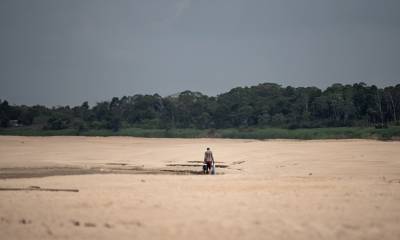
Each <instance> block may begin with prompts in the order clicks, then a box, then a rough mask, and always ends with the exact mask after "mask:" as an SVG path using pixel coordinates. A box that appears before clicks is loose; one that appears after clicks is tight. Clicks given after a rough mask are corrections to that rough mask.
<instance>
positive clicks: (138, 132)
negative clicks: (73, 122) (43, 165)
mask: <svg viewBox="0 0 400 240" xmlns="http://www.w3.org/2000/svg"><path fill="white" fill-rule="evenodd" d="M0 135H16V136H104V137H106V136H132V137H152V138H207V137H208V138H236V139H304V140H311V139H378V140H400V127H399V126H391V127H389V128H383V129H376V128H356V127H340V128H307V129H281V128H240V129H233V128H232V129H204V130H203V129H168V130H166V129H141V128H124V129H120V130H119V131H112V130H107V129H98V130H95V129H91V130H85V131H78V130H76V129H63V130H41V129H34V128H7V129H4V128H3V129H0Z"/></svg>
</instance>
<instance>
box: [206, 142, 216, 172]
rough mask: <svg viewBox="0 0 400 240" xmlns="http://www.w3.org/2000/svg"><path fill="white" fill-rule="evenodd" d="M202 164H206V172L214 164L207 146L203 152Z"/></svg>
mask: <svg viewBox="0 0 400 240" xmlns="http://www.w3.org/2000/svg"><path fill="white" fill-rule="evenodd" d="M204 164H206V167H207V169H206V173H211V168H212V167H213V164H214V156H213V153H212V152H211V150H210V148H209V147H208V148H207V151H206V152H205V153H204Z"/></svg>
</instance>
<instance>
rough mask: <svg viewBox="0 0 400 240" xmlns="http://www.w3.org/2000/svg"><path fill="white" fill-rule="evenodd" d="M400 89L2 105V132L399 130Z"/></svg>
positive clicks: (274, 89)
mask: <svg viewBox="0 0 400 240" xmlns="http://www.w3.org/2000/svg"><path fill="white" fill-rule="evenodd" d="M399 113H400V84H397V85H396V86H388V87H385V88H378V87H376V86H375V85H371V86H369V85H367V84H365V83H356V84H353V85H342V84H333V85H331V86H330V87H328V88H326V89H325V90H321V89H319V88H316V87H291V86H287V87H282V86H281V85H278V84H274V83H263V84H259V85H257V86H251V87H236V88H233V89H231V90H230V91H229V92H226V93H223V94H220V95H218V96H215V97H214V96H211V97H210V96H207V95H204V94H202V93H199V92H192V91H184V92H181V93H179V94H176V95H172V96H167V97H161V96H160V95H158V94H154V95H142V94H137V95H134V96H123V97H121V98H118V97H114V98H112V99H111V100H108V101H103V102H98V103H97V104H95V105H94V106H92V107H90V106H89V104H88V102H84V103H82V104H81V105H80V106H75V107H70V106H58V107H51V108H48V107H45V106H40V105H35V106H25V105H20V106H18V105H10V104H9V103H8V102H7V101H6V100H0V127H2V128H9V127H27V126H28V127H33V128H37V129H43V130H47V129H51V130H59V129H68V128H71V129H72V128H74V129H78V130H80V131H85V130H89V129H112V130H114V131H118V130H119V129H120V128H127V127H137V128H159V129H171V128H197V129H214V128H215V129H221V128H250V127H255V128H256V127H258V128H264V127H279V128H289V129H295V128H317V127H352V126H356V127H370V126H375V127H378V128H381V127H386V126H387V125H390V124H393V125H395V124H396V125H399V118H400V116H399Z"/></svg>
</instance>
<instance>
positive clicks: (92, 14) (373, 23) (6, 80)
mask: <svg viewBox="0 0 400 240" xmlns="http://www.w3.org/2000/svg"><path fill="white" fill-rule="evenodd" d="M360 81H363V82H366V83H368V84H376V85H378V86H387V85H394V84H398V83H400V1H399V0H259V1H257V0H137V1H135V0H131V1H128V0H125V1H118V0H63V1H61V0H0V99H7V100H8V101H9V102H11V103H14V104H28V105H32V104H45V105H67V104H69V105H77V104H81V103H82V102H83V101H89V102H90V103H91V104H94V103H96V102H97V101H101V100H107V99H110V98H111V97H113V96H117V97H121V96H123V95H134V94H137V93H150V94H153V93H159V94H161V95H163V96H166V95H170V94H174V93H177V92H180V91H183V90H187V89H189V90H192V91H201V92H203V93H205V94H208V95H216V94H219V93H222V92H225V91H227V90H229V89H231V88H233V87H236V86H250V85H256V84H258V83H262V82H275V83H278V84H282V85H284V86H286V85H292V86H317V87H321V88H325V87H326V86H329V85H331V84H332V83H335V82H340V83H354V82H360Z"/></svg>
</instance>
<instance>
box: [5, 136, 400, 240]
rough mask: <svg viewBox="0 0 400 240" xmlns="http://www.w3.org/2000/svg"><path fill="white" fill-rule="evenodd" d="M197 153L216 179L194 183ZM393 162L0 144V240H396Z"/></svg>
mask: <svg viewBox="0 0 400 240" xmlns="http://www.w3.org/2000/svg"><path fill="white" fill-rule="evenodd" d="M207 146H210V147H211V148H212V150H213V152H214V155H215V157H216V160H217V161H218V163H217V165H219V166H218V168H217V173H218V174H217V175H201V174H199V173H201V163H200V162H199V161H202V158H203V152H204V150H205V148H206V147H207ZM399 156H400V142H380V141H370V140H329V141H290V140H274V141H256V140H226V139H149V138H148V139H143V138H130V137H107V138H102V137H11V136H1V137H0V188H2V189H3V190H4V189H8V188H13V189H14V190H10V191H3V190H2V191H0V233H1V237H0V238H1V239H192V240H193V239H400V157H399ZM16 189H27V190H22V191H21V190H16ZM46 189H47V190H48V189H53V190H54V189H55V190H61V191H47V190H46ZM66 189H70V190H77V191H66V192H64V191H62V190H66ZM40 190H43V191H40Z"/></svg>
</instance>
